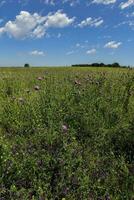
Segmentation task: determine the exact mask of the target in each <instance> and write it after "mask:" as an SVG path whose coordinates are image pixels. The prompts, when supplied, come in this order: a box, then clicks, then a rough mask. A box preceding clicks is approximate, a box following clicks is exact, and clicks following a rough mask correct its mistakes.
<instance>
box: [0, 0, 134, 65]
mask: <svg viewBox="0 0 134 200" xmlns="http://www.w3.org/2000/svg"><path fill="white" fill-rule="evenodd" d="M27 62H28V63H29V64H30V65H35V66H46V65H50V66H55V65H60V66H63V65H70V64H75V63H92V62H104V63H113V62H119V63H121V64H123V65H133V66H134V0H0V66H21V65H24V63H27Z"/></svg>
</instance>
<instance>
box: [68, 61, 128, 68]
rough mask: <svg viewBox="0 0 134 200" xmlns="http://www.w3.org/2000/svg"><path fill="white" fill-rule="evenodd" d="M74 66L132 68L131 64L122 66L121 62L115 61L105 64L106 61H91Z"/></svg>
mask: <svg viewBox="0 0 134 200" xmlns="http://www.w3.org/2000/svg"><path fill="white" fill-rule="evenodd" d="M72 67H115V68H119V67H122V68H124V67H128V68H130V66H121V65H120V64H119V63H117V62H115V63H113V64H104V63H91V64H75V65H72Z"/></svg>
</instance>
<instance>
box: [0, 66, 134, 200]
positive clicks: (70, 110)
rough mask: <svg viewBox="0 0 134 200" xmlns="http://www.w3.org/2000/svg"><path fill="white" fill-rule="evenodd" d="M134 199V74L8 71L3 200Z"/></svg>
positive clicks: (0, 147) (0, 149)
mask: <svg viewBox="0 0 134 200" xmlns="http://www.w3.org/2000/svg"><path fill="white" fill-rule="evenodd" d="M133 199H134V70H133V69H113V68H86V67H85V68H75V67H74V68H71V67H70V68H69V67H68V68H27V69H25V68H0V200H133Z"/></svg>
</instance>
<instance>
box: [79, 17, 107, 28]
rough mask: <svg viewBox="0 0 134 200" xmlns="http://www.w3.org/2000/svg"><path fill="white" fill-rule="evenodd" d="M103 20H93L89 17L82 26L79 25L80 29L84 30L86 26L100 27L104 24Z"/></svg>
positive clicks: (82, 22)
mask: <svg viewBox="0 0 134 200" xmlns="http://www.w3.org/2000/svg"><path fill="white" fill-rule="evenodd" d="M103 22H104V21H103V19H102V18H101V17H99V18H96V19H93V18H92V17H88V18H87V19H85V20H83V21H81V23H80V24H78V26H79V27H80V28H83V27H85V26H91V27H98V26H100V25H101V24H103Z"/></svg>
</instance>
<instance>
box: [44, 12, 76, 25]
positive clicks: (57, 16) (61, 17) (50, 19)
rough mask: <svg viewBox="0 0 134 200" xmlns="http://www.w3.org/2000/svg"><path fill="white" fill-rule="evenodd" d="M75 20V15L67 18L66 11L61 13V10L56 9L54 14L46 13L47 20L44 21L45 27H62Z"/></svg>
mask: <svg viewBox="0 0 134 200" xmlns="http://www.w3.org/2000/svg"><path fill="white" fill-rule="evenodd" d="M74 20H75V17H73V18H69V17H68V16H67V14H66V13H63V12H62V11H61V10H59V11H57V12H56V13H54V14H51V13H50V14H48V16H47V20H46V22H45V25H44V26H45V27H46V28H49V27H56V28H63V27H66V26H68V25H70V24H72V23H73V22H74Z"/></svg>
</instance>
